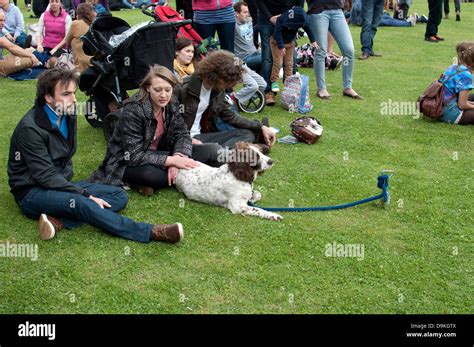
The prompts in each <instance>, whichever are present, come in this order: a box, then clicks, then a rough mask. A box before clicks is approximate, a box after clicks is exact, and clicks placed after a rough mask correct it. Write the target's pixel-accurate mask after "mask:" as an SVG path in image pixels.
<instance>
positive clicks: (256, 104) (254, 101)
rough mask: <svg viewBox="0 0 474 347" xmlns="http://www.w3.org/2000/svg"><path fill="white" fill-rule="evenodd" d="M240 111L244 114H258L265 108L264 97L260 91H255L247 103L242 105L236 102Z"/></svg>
mask: <svg viewBox="0 0 474 347" xmlns="http://www.w3.org/2000/svg"><path fill="white" fill-rule="evenodd" d="M236 104H237V107H238V108H239V110H240V111H242V112H245V113H258V112H260V111H262V110H263V108H264V107H265V95H264V94H263V92H262V91H261V90H257V91H256V92H255V94H254V95H253V96H252V97H251V98H250V100H249V101H247V102H245V103H242V102H240V101H239V100H237V102H236Z"/></svg>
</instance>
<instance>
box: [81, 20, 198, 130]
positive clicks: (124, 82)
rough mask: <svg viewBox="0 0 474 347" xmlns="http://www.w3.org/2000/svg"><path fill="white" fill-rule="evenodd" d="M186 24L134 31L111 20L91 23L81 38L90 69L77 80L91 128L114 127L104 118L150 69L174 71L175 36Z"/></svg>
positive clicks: (148, 26) (155, 25)
mask: <svg viewBox="0 0 474 347" xmlns="http://www.w3.org/2000/svg"><path fill="white" fill-rule="evenodd" d="M189 22H190V21H188V20H186V21H180V22H166V23H165V22H161V23H156V22H150V23H141V24H137V25H136V26H134V27H133V28H131V27H130V25H128V23H127V22H125V21H124V20H123V19H120V18H117V17H112V16H101V17H97V19H96V20H95V21H94V22H92V24H91V27H90V29H89V31H88V32H87V33H86V34H85V35H84V36H82V38H81V39H82V41H83V42H84V52H85V53H86V54H87V55H91V56H93V58H92V59H91V64H92V67H90V68H88V69H87V70H85V71H84V72H83V73H82V74H81V77H80V80H79V88H80V90H81V91H83V92H85V94H86V95H88V96H89V100H88V105H87V107H86V108H85V110H86V112H85V114H86V119H87V121H88V122H89V123H90V124H91V125H92V126H94V127H100V126H104V128H106V127H107V126H109V125H110V126H113V124H109V125H108V124H107V123H111V122H107V121H106V120H105V118H106V116H107V115H108V114H109V112H111V111H115V110H117V109H118V108H120V107H121V106H122V100H124V99H126V98H127V97H128V95H127V90H132V89H137V88H138V87H139V84H140V82H141V80H142V79H143V78H144V77H145V75H146V74H147V72H148V71H149V68H150V66H151V65H154V64H160V65H163V66H166V67H167V68H169V69H170V70H173V60H174V56H175V38H176V33H177V31H178V29H179V27H180V26H181V25H184V24H187V23H189ZM94 109H95V110H94ZM104 130H105V131H106V129H104Z"/></svg>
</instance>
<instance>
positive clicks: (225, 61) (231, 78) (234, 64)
mask: <svg viewBox="0 0 474 347" xmlns="http://www.w3.org/2000/svg"><path fill="white" fill-rule="evenodd" d="M243 71H244V69H243V68H242V60H240V59H239V58H237V57H236V56H235V55H234V54H232V53H231V52H228V51H224V50H220V51H213V52H210V53H209V54H208V55H207V57H206V59H204V60H202V61H201V62H200V64H199V65H198V68H197V70H196V72H195V73H196V74H197V76H199V78H200V79H201V80H203V81H204V80H205V81H206V82H207V83H209V84H210V85H212V87H217V86H218V85H219V84H222V83H223V82H225V84H226V85H227V86H229V87H231V86H234V85H236V84H237V83H239V82H241V81H242V73H243Z"/></svg>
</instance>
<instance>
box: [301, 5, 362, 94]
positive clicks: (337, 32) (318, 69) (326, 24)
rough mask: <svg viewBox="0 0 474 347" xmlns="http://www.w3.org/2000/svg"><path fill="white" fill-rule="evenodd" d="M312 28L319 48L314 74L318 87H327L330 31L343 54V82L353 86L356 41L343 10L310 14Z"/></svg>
mask: <svg viewBox="0 0 474 347" xmlns="http://www.w3.org/2000/svg"><path fill="white" fill-rule="evenodd" d="M309 24H310V27H311V30H312V31H313V33H314V34H315V36H316V42H317V43H318V46H319V50H315V57H314V64H313V65H314V67H313V68H314V74H315V76H316V82H317V85H318V89H326V75H325V74H326V68H325V60H326V55H327V49H328V32H330V33H331V34H332V36H333V37H334V40H335V41H336V42H337V45H338V46H339V48H340V49H341V53H342V55H343V63H342V82H343V87H344V88H352V74H353V72H354V42H352V36H351V32H350V30H349V26H348V25H347V22H346V18H345V17H344V12H343V11H342V10H326V11H323V12H321V13H318V14H312V15H310V16H309Z"/></svg>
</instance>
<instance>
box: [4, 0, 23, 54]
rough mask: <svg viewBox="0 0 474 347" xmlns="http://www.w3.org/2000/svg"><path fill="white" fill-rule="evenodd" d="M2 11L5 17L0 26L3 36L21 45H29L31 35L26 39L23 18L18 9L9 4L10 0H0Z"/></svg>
mask: <svg viewBox="0 0 474 347" xmlns="http://www.w3.org/2000/svg"><path fill="white" fill-rule="evenodd" d="M2 11H3V12H4V13H5V16H6V17H7V18H6V21H5V23H4V25H3V28H2V32H3V34H4V35H5V38H6V39H8V40H9V41H11V42H13V43H16V44H17V45H19V46H21V47H24V48H28V47H30V44H31V36H30V37H29V39H28V40H27V35H26V34H25V33H24V31H25V20H24V18H23V15H22V14H21V11H20V9H19V8H18V7H16V6H15V5H14V4H11V3H10V0H0V12H2Z"/></svg>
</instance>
